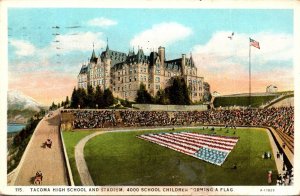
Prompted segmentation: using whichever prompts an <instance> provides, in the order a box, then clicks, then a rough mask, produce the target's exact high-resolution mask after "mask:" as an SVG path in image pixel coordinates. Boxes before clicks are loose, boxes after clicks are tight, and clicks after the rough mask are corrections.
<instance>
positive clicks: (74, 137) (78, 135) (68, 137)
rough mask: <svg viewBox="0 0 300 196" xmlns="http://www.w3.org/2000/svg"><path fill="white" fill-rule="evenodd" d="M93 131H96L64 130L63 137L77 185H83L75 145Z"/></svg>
mask: <svg viewBox="0 0 300 196" xmlns="http://www.w3.org/2000/svg"><path fill="white" fill-rule="evenodd" d="M93 132H94V131H74V132H71V131H63V139H64V142H65V146H66V150H67V154H68V158H69V162H70V167H71V170H72V175H73V180H74V183H75V185H81V181H80V177H79V173H78V170H77V167H76V162H75V152H74V150H75V146H76V144H77V143H78V142H79V141H80V140H81V139H82V138H84V137H85V136H87V135H89V134H91V133H93Z"/></svg>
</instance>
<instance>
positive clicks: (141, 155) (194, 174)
mask: <svg viewBox="0 0 300 196" xmlns="http://www.w3.org/2000/svg"><path fill="white" fill-rule="evenodd" d="M182 130H188V131H193V132H201V133H209V132H210V131H209V130H200V129H178V130H176V131H182ZM150 132H166V131H165V130H164V131H157V130H156V131H132V132H118V133H116V132H115V133H113V132H111V133H105V134H101V135H99V136H96V137H94V138H92V139H91V140H89V141H88V143H87V144H86V146H85V148H84V154H85V160H86V162H87V165H88V168H89V171H90V173H91V176H92V178H93V181H94V183H95V185H267V172H268V170H272V171H273V174H274V175H273V182H275V178H276V175H277V171H276V165H275V162H274V159H273V157H274V156H272V159H271V160H265V159H262V157H261V156H262V154H263V153H264V152H265V151H270V152H272V150H271V146H270V144H269V139H268V135H267V133H266V132H265V131H263V130H262V129H249V130H245V129H237V130H236V134H235V136H239V137H240V139H239V141H238V143H237V144H236V146H235V148H234V149H233V150H232V152H231V153H230V154H229V156H228V157H227V159H226V161H225V162H224V163H223V165H222V166H216V165H213V164H210V163H207V162H205V161H202V160H199V159H196V158H193V157H190V156H188V155H185V154H182V153H179V152H176V151H174V150H171V149H168V148H165V147H162V146H160V145H157V144H153V143H150V142H147V141H144V140H141V139H139V138H137V137H136V135H139V134H144V133H150ZM216 132H217V134H218V135H229V136H233V130H230V133H229V134H226V133H225V129H224V128H223V129H222V130H219V128H218V129H217V131H216ZM68 134H69V133H68ZM76 134H84V133H80V132H78V133H76ZM68 136H71V135H68ZM74 136H75V135H74ZM76 137H77V138H79V136H76ZM69 139H70V138H69ZM73 141H74V139H73ZM74 144H75V143H74ZM68 154H69V152H68ZM73 154H74V153H73ZM69 159H70V157H69ZM71 162H72V161H71ZM73 162H74V161H73ZM234 163H236V164H237V167H238V169H237V170H233V169H231V168H232V166H233V164H234ZM71 167H72V169H73V170H74V165H73V166H71ZM73 174H74V172H73ZM274 184H275V183H274Z"/></svg>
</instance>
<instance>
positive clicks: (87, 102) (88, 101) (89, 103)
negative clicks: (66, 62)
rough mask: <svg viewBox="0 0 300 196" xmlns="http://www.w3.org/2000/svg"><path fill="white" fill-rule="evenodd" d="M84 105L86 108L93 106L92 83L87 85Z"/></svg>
mask: <svg viewBox="0 0 300 196" xmlns="http://www.w3.org/2000/svg"><path fill="white" fill-rule="evenodd" d="M85 105H86V106H87V107H88V108H94V107H95V93H94V88H93V87H92V85H88V87H87V95H86V99H85Z"/></svg>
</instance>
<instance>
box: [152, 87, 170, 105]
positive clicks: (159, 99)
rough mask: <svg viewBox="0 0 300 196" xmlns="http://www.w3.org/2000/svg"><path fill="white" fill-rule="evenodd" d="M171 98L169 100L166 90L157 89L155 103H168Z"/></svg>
mask: <svg viewBox="0 0 300 196" xmlns="http://www.w3.org/2000/svg"><path fill="white" fill-rule="evenodd" d="M168 102H169V100H168V97H167V96H166V93H165V91H164V90H161V89H160V90H159V91H157V93H156V96H155V103H157V104H163V105H165V104H168Z"/></svg>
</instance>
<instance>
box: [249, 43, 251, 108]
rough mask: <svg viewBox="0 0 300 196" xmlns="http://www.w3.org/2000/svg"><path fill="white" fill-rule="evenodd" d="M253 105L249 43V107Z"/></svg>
mask: <svg viewBox="0 0 300 196" xmlns="http://www.w3.org/2000/svg"><path fill="white" fill-rule="evenodd" d="M250 105H251V44H250V43H249V106H250Z"/></svg>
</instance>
